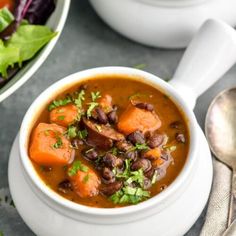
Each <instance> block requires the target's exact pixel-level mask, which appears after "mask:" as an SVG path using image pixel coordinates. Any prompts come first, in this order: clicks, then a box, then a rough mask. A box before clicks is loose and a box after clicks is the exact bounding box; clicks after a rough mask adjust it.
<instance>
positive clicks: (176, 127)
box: [170, 120, 181, 129]
mask: <svg viewBox="0 0 236 236" xmlns="http://www.w3.org/2000/svg"><path fill="white" fill-rule="evenodd" d="M180 126H181V122H180V121H178V120H177V121H174V122H172V123H170V127H171V128H173V129H179V128H180Z"/></svg>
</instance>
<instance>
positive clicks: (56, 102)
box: [48, 97, 72, 111]
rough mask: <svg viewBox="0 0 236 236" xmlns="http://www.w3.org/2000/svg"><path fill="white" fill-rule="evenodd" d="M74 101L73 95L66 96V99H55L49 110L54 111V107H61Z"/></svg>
mask: <svg viewBox="0 0 236 236" xmlns="http://www.w3.org/2000/svg"><path fill="white" fill-rule="evenodd" d="M71 102H72V99H71V97H66V98H65V99H58V100H54V101H53V102H52V103H51V104H50V105H49V106H48V110H49V111H52V110H53V109H55V108H57V107H61V106H65V105H67V104H69V103H71Z"/></svg>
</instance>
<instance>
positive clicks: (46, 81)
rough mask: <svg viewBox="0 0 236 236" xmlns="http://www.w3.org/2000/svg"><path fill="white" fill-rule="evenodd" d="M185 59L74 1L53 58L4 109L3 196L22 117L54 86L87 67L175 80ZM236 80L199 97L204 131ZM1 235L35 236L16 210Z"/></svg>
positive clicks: (6, 213)
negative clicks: (120, 30)
mask: <svg viewBox="0 0 236 236" xmlns="http://www.w3.org/2000/svg"><path fill="white" fill-rule="evenodd" d="M182 54H183V51H182V50H162V49H154V48H149V47H145V46H142V45H139V44H136V43H134V42H132V41H130V40H128V39H126V38H124V37H122V36H120V35H119V34H117V33H116V32H114V31H113V30H111V29H110V28H109V27H108V26H107V25H105V24H104V23H103V22H102V21H101V20H100V19H99V17H98V16H97V15H96V13H95V12H94V11H93V9H92V8H91V7H90V5H89V4H88V2H87V1H86V0H77V1H72V5H71V8H70V13H69V17H68V20H67V23H66V26H65V28H64V31H63V33H62V35H61V38H60V40H59V42H58V43H57V45H56V47H55V48H54V50H53V52H52V53H51V55H50V56H49V57H48V59H47V60H46V62H45V63H44V64H43V66H42V67H41V68H40V69H39V70H38V72H37V73H35V75H34V76H33V78H32V79H31V80H29V81H28V82H27V83H25V84H24V85H23V86H22V87H21V88H20V89H19V90H17V91H16V92H15V93H14V94H13V95H11V96H10V97H9V98H7V99H6V100H5V101H3V102H2V103H1V104H0V119H1V120H0V189H1V191H2V195H4V194H3V192H4V193H6V195H8V180H7V165H8V158H9V152H10V148H11V145H12V142H13V140H14V138H15V136H16V134H17V132H18V130H19V127H20V124H21V121H22V118H23V116H24V114H25V112H26V110H27V108H28V107H29V105H30V104H31V103H32V101H33V100H34V98H36V97H37V96H38V95H39V94H40V93H41V92H42V91H43V90H44V89H46V88H47V87H48V86H49V85H51V84H52V83H54V82H55V81H57V80H59V79H60V78H63V77H64V76H66V75H68V74H71V73H74V72H77V71H80V70H84V69H87V68H92V67H98V66H109V65H119V66H131V67H132V66H134V65H137V64H140V63H144V64H146V68H145V70H146V71H149V72H151V73H153V74H155V75H158V76H159V77H161V78H164V79H168V78H171V76H172V75H173V73H174V71H175V69H176V67H177V65H178V62H179V60H180V58H181V56H182ZM235 77H236V66H234V67H233V68H232V69H231V70H230V71H229V72H228V73H227V74H226V75H225V76H224V77H223V78H222V79H221V80H220V81H218V82H217V83H216V84H215V85H214V86H213V87H211V88H210V89H209V90H208V91H206V92H205V93H204V94H203V95H202V96H201V97H199V99H198V101H197V105H196V107H195V110H194V112H195V114H196V116H197V119H198V122H199V124H200V126H201V127H203V126H204V119H205V114H206V111H207V108H208V106H209V104H210V102H211V100H212V99H213V97H214V96H215V95H216V94H217V93H218V92H220V91H221V90H223V89H225V88H229V87H232V86H236V79H235ZM0 196H1V192H0ZM196 201H197V198H196ZM204 216H205V211H204V212H203V213H202V215H201V216H200V217H199V219H198V221H197V222H196V223H195V225H194V226H193V227H192V228H191V229H190V230H189V232H188V233H187V234H186V236H197V235H199V232H200V229H201V227H202V224H203V222H204ZM183 223H184V222H183ZM0 231H3V232H4V235H6V236H18V235H19V236H22V235H24V236H31V235H34V234H33V233H32V232H31V230H30V229H29V228H28V227H27V226H26V225H25V224H24V222H23V221H22V219H21V218H20V216H19V215H18V214H17V211H16V210H15V208H13V207H11V206H1V207H0Z"/></svg>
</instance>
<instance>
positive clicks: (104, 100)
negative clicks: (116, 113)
mask: <svg viewBox="0 0 236 236" xmlns="http://www.w3.org/2000/svg"><path fill="white" fill-rule="evenodd" d="M98 103H99V105H100V107H101V108H102V109H103V110H104V112H106V113H108V112H110V111H111V110H112V97H111V95H109V94H104V95H103V96H102V97H101V98H100V99H99V101H98Z"/></svg>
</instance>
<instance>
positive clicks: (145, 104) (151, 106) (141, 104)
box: [135, 102, 154, 111]
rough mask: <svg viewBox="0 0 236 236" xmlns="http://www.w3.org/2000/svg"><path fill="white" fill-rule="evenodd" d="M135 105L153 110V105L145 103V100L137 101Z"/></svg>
mask: <svg viewBox="0 0 236 236" xmlns="http://www.w3.org/2000/svg"><path fill="white" fill-rule="evenodd" d="M135 106H136V107H137V108H140V109H145V110H147V111H153V110H154V106H153V105H152V104H150V103H146V102H140V103H137V104H135Z"/></svg>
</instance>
